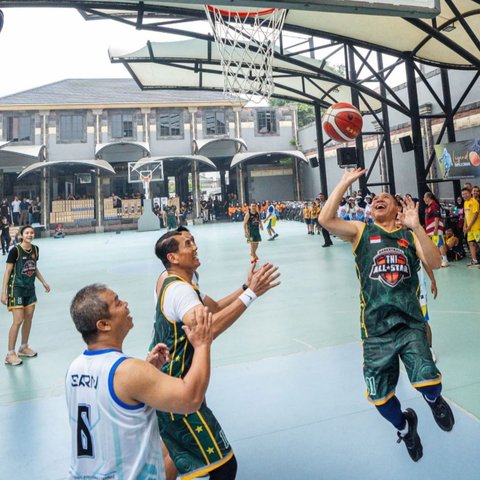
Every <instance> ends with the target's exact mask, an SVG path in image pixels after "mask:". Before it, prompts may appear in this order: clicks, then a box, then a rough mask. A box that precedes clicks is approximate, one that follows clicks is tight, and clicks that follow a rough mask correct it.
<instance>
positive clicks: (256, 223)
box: [248, 212, 260, 238]
mask: <svg viewBox="0 0 480 480" xmlns="http://www.w3.org/2000/svg"><path fill="white" fill-rule="evenodd" d="M248 232H249V235H250V237H253V238H258V237H260V214H259V213H258V212H257V213H250V214H249V216H248Z"/></svg>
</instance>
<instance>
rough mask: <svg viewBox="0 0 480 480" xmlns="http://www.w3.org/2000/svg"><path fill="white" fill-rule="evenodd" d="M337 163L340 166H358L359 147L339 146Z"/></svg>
mask: <svg viewBox="0 0 480 480" xmlns="http://www.w3.org/2000/svg"><path fill="white" fill-rule="evenodd" d="M337 163H338V166H339V167H341V168H343V167H356V166H357V163H358V160H357V149H356V148H355V147H344V148H337Z"/></svg>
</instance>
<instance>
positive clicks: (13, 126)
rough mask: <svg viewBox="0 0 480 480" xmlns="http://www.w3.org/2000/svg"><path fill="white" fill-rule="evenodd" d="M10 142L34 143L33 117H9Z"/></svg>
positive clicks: (8, 138)
mask: <svg viewBox="0 0 480 480" xmlns="http://www.w3.org/2000/svg"><path fill="white" fill-rule="evenodd" d="M6 139H7V140H8V141H15V142H19V143H22V142H23V143H33V117H32V116H30V115H9V116H8V117H7V138H6Z"/></svg>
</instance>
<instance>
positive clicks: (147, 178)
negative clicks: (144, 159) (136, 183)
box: [138, 170, 153, 200]
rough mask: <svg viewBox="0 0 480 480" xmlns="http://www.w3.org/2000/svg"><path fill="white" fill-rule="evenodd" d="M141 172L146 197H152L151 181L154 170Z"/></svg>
mask: <svg viewBox="0 0 480 480" xmlns="http://www.w3.org/2000/svg"><path fill="white" fill-rule="evenodd" d="M138 173H139V174H140V180H141V181H142V185H143V189H144V190H145V198H146V199H147V200H148V199H149V198H150V182H151V181H152V174H153V172H152V170H143V171H141V172H138Z"/></svg>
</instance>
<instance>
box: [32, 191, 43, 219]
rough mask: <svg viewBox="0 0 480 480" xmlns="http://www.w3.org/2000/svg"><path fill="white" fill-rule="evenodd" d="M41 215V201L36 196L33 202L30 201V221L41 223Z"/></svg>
mask: <svg viewBox="0 0 480 480" xmlns="http://www.w3.org/2000/svg"><path fill="white" fill-rule="evenodd" d="M41 215H42V201H41V200H40V197H37V198H36V199H35V201H34V202H32V223H41Z"/></svg>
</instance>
